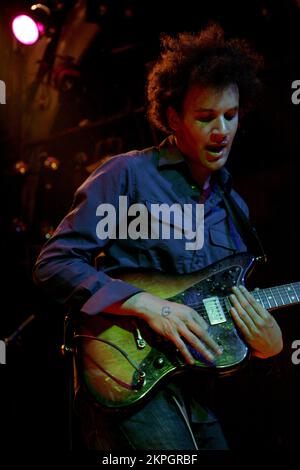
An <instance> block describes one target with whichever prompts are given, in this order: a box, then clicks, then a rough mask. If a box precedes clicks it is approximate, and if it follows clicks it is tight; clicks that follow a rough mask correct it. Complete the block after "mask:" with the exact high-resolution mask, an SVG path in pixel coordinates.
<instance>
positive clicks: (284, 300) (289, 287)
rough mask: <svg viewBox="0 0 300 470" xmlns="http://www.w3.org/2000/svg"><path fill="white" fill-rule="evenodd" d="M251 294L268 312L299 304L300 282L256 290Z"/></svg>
mask: <svg viewBox="0 0 300 470" xmlns="http://www.w3.org/2000/svg"><path fill="white" fill-rule="evenodd" d="M251 294H252V295H253V297H254V298H255V299H256V300H257V301H258V302H259V303H260V304H262V305H263V307H264V308H266V309H267V310H271V309H274V308H279V307H283V306H285V305H292V304H297V303H299V302H300V282H292V283H291V284H284V285H282V286H277V287H268V288H267V289H256V290H254V291H252V292H251Z"/></svg>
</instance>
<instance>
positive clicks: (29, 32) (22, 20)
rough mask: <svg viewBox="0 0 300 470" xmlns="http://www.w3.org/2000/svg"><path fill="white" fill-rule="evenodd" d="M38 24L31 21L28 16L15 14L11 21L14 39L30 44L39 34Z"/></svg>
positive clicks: (34, 41) (35, 40)
mask: <svg viewBox="0 0 300 470" xmlns="http://www.w3.org/2000/svg"><path fill="white" fill-rule="evenodd" d="M39 26H40V25H39V24H38V23H36V22H35V21H33V19H32V18H30V16H27V15H19V16H16V17H15V19H14V20H13V22H12V30H13V33H14V35H15V37H16V39H17V40H18V41H19V42H21V43H22V44H25V45H28V46H29V45H31V44H34V43H36V42H37V40H38V39H39V36H40V32H41V31H40V29H41V28H40V27H39Z"/></svg>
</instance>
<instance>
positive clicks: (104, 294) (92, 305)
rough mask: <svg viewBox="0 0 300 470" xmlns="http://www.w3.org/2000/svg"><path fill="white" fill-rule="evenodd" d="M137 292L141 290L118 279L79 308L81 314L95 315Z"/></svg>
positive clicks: (98, 291) (102, 288)
mask: <svg viewBox="0 0 300 470" xmlns="http://www.w3.org/2000/svg"><path fill="white" fill-rule="evenodd" d="M138 292H143V290H142V289H139V288H138V287H135V286H132V285H131V284H127V283H126V282H124V281H121V280H120V279H113V280H112V281H111V282H109V283H108V284H106V285H105V286H103V287H101V289H99V290H97V292H95V293H94V294H93V295H92V296H91V297H90V298H89V299H88V300H87V302H85V304H84V305H83V306H82V307H81V309H80V311H81V312H82V313H87V314H88V315H97V314H98V313H100V312H101V311H103V310H104V308H106V307H108V306H109V305H112V304H114V303H116V302H120V300H125V299H126V298H128V297H131V296H132V295H134V294H137V293H138Z"/></svg>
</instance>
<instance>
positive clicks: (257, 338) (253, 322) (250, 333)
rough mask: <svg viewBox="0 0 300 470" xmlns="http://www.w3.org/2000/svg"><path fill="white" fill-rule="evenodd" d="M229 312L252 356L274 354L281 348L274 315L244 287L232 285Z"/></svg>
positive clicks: (263, 356) (279, 333) (278, 330)
mask: <svg viewBox="0 0 300 470" xmlns="http://www.w3.org/2000/svg"><path fill="white" fill-rule="evenodd" d="M232 291H233V294H231V295H230V297H229V298H230V301H231V304H232V307H231V309H230V312H231V314H232V317H233V319H234V322H235V323H236V326H237V327H238V329H239V330H240V331H241V332H242V334H243V336H244V339H245V340H246V342H247V343H248V344H249V346H250V347H251V348H252V353H253V355H254V356H258V357H261V358H267V357H271V356H275V354H278V353H279V352H280V351H281V350H282V348H283V342H282V334H281V330H280V327H279V325H278V323H277V322H276V320H275V319H274V317H273V316H272V315H271V314H270V313H269V312H268V310H266V309H265V308H264V307H263V306H262V305H261V304H260V303H259V302H257V301H256V300H255V298H254V297H253V296H252V295H251V294H250V292H249V291H248V290H247V289H246V288H245V287H244V286H239V287H233V288H232Z"/></svg>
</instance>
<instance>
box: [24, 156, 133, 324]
mask: <svg viewBox="0 0 300 470" xmlns="http://www.w3.org/2000/svg"><path fill="white" fill-rule="evenodd" d="M129 158H132V157H126V156H118V157H113V158H112V159H111V160H109V161H108V162H106V163H104V164H103V165H102V166H101V167H100V168H98V169H97V170H96V171H95V172H94V173H93V174H92V175H90V177H89V178H88V179H87V180H86V181H85V182H84V184H83V185H82V186H81V187H80V188H79V189H78V190H77V192H76V193H75V198H74V202H73V205H72V208H71V210H70V212H69V213H68V214H67V215H66V217H65V218H64V219H63V220H62V222H61V223H60V224H59V226H58V227H57V229H56V231H55V233H54V234H53V236H52V237H51V238H50V240H48V242H47V243H46V244H45V245H44V247H43V248H42V250H41V252H40V254H39V257H38V259H37V261H36V264H35V267H34V272H33V278H34V281H35V283H36V284H37V285H38V286H40V287H41V288H42V289H44V290H45V291H46V292H48V294H49V295H51V296H52V297H53V298H54V299H55V300H57V301H58V302H60V303H63V304H68V305H70V306H72V307H75V308H79V309H80V310H81V311H82V312H83V313H87V314H89V315H96V314H97V313H100V312H101V311H102V310H103V309H104V308H106V307H108V306H109V305H111V304H113V303H115V302H118V301H121V300H125V299H126V298H128V297H130V296H132V295H134V294H136V293H138V292H141V289H139V288H137V287H134V286H133V285H131V284H128V283H126V282H124V281H122V280H119V279H113V278H111V277H110V276H108V275H107V274H106V273H105V272H103V271H101V270H97V269H96V268H95V267H94V261H95V258H96V257H97V256H98V255H99V254H100V253H101V251H103V249H105V246H106V245H107V243H109V242H110V241H111V240H110V239H109V237H108V238H106V239H101V238H103V237H99V236H98V235H97V224H98V223H99V220H100V219H99V216H97V208H99V205H100V204H111V206H112V207H113V208H115V218H114V219H113V220H112V221H111V223H112V224H113V223H116V224H117V220H118V210H117V208H118V204H119V196H120V195H128V194H130V192H131V191H132V188H133V186H134V182H133V176H132V174H131V172H130V168H129V166H130V165H129V164H128V159H129Z"/></svg>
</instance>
